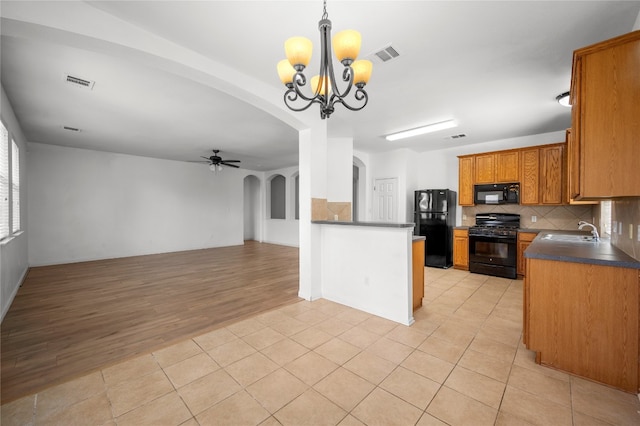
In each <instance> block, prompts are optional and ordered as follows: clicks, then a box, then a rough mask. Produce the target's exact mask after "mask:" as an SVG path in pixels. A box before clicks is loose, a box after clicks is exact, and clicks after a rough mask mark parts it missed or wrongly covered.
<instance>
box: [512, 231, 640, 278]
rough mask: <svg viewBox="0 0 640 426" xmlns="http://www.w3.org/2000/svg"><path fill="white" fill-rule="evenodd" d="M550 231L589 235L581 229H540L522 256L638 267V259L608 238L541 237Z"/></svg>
mask: <svg viewBox="0 0 640 426" xmlns="http://www.w3.org/2000/svg"><path fill="white" fill-rule="evenodd" d="M551 233H553V234H573V235H576V234H577V235H591V234H590V233H585V232H582V231H557V230H554V231H548V230H547V231H540V233H539V234H538V236H537V237H536V238H535V239H534V240H533V241H532V242H531V245H529V247H528V248H527V249H526V250H525V252H524V257H526V258H529V259H545V260H557V261H561V262H574V263H585V264H593V265H603V266H615V267H619V268H632V269H640V261H637V260H635V259H634V258H632V257H631V256H629V255H628V254H626V253H625V252H623V251H622V250H620V249H619V248H617V247H615V246H613V245H612V244H611V242H610V241H609V240H608V239H603V240H600V241H597V242H588V243H585V242H568V241H557V240H556V241H553V240H544V239H543V237H544V236H545V235H547V234H551Z"/></svg>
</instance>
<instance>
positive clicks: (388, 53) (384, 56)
mask: <svg viewBox="0 0 640 426" xmlns="http://www.w3.org/2000/svg"><path fill="white" fill-rule="evenodd" d="M373 56H376V57H377V58H378V59H379V60H381V61H382V62H389V61H390V60H392V59H394V58H397V57H398V56H400V54H399V53H398V51H397V50H396V49H394V48H393V47H391V45H389V46H387V47H384V48H382V49H380V50H378V51H377V52H374V53H373Z"/></svg>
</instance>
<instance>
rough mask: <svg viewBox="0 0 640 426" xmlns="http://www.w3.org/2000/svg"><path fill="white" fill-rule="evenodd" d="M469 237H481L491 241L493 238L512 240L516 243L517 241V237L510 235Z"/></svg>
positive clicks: (477, 236) (471, 236)
mask: <svg viewBox="0 0 640 426" xmlns="http://www.w3.org/2000/svg"><path fill="white" fill-rule="evenodd" d="M469 238H474V239H477V240H478V239H481V240H485V241H489V242H490V241H491V240H511V241H513V242H514V243H515V242H517V240H518V239H517V237H512V236H510V235H469Z"/></svg>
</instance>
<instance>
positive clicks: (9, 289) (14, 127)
mask: <svg viewBox="0 0 640 426" xmlns="http://www.w3.org/2000/svg"><path fill="white" fill-rule="evenodd" d="M0 92H1V95H0V96H1V104H0V117H1V118H2V122H3V123H4V124H5V126H7V130H9V135H10V138H13V140H14V141H15V142H16V144H17V145H18V149H19V150H20V225H21V226H20V228H21V232H19V233H16V235H13V236H10V237H9V238H7V239H5V240H3V241H2V242H0V307H1V309H2V311H1V313H2V316H1V317H0V318H2V319H4V316H5V314H6V313H7V311H8V310H9V306H11V302H12V301H13V299H14V298H15V295H16V293H17V292H18V288H20V284H22V281H23V280H24V277H25V276H26V274H27V269H28V266H29V264H28V254H27V253H28V252H27V250H28V241H27V236H28V234H29V225H28V223H27V208H28V203H27V191H28V188H27V156H28V153H27V141H26V139H25V137H24V135H23V134H22V128H21V127H20V125H19V123H18V120H16V117H15V115H14V113H13V108H12V106H11V104H10V103H9V99H8V98H7V96H6V94H5V92H4V87H3V88H1V90H0ZM9 149H10V150H11V148H9ZM9 152H11V151H9Z"/></svg>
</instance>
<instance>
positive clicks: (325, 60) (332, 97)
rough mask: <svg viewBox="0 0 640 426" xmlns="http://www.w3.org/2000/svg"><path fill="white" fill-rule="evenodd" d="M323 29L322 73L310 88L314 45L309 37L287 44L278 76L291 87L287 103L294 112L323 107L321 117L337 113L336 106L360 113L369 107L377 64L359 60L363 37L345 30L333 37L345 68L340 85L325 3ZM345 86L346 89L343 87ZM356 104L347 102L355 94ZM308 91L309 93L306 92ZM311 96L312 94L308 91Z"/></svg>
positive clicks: (334, 46) (354, 100) (286, 93)
mask: <svg viewBox="0 0 640 426" xmlns="http://www.w3.org/2000/svg"><path fill="white" fill-rule="evenodd" d="M318 29H319V30H320V55H321V57H320V73H319V74H318V75H317V76H315V77H313V78H311V80H310V81H309V89H304V86H306V85H307V78H306V76H305V75H304V73H303V71H304V69H305V68H306V67H307V66H308V65H309V62H310V61H311V53H312V51H313V44H312V43H311V40H309V39H308V38H305V37H291V38H290V39H288V40H287V41H285V43H284V50H285V54H286V56H287V59H284V60H282V61H280V62H278V66H277V68H278V76H279V77H280V80H281V81H282V83H283V84H284V85H285V86H286V87H287V90H286V92H285V94H284V103H285V105H286V106H287V107H288V108H289V109H291V110H292V111H304V110H306V109H308V108H309V107H310V106H311V105H313V104H318V105H319V106H320V117H321V118H322V119H325V118H328V117H329V116H330V115H331V114H332V113H333V111H334V109H335V108H334V105H335V104H336V103H340V104H342V105H344V106H345V108H347V109H349V110H351V111H359V110H361V109H362V108H364V107H365V106H366V105H367V102H368V100H369V95H368V94H367V92H366V91H365V90H364V87H365V85H366V84H367V83H368V82H369V78H370V77H371V71H372V68H373V64H372V63H371V61H368V60H359V61H356V58H357V57H358V54H359V53H360V45H361V43H362V37H361V36H360V33H359V32H358V31H355V30H344V31H340V32H338V33H337V34H336V35H335V36H334V37H333V50H334V51H335V55H336V58H337V59H338V61H340V63H341V64H342V65H343V67H344V68H343V70H342V83H341V84H340V85H338V81H337V80H336V77H335V74H334V71H333V57H332V53H331V21H330V20H329V19H328V14H327V1H326V0H325V1H324V12H323V14H322V19H321V20H320V22H318ZM341 86H344V87H343V88H342V90H340V87H341ZM354 87H355V90H354V91H353V96H352V97H351V98H352V100H351V102H352V104H350V103H348V102H347V97H348V96H349V94H350V93H351V91H352V89H354ZM305 90H306V91H307V94H305V93H304V91H305ZM309 91H310V92H311V95H308V92H309Z"/></svg>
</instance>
